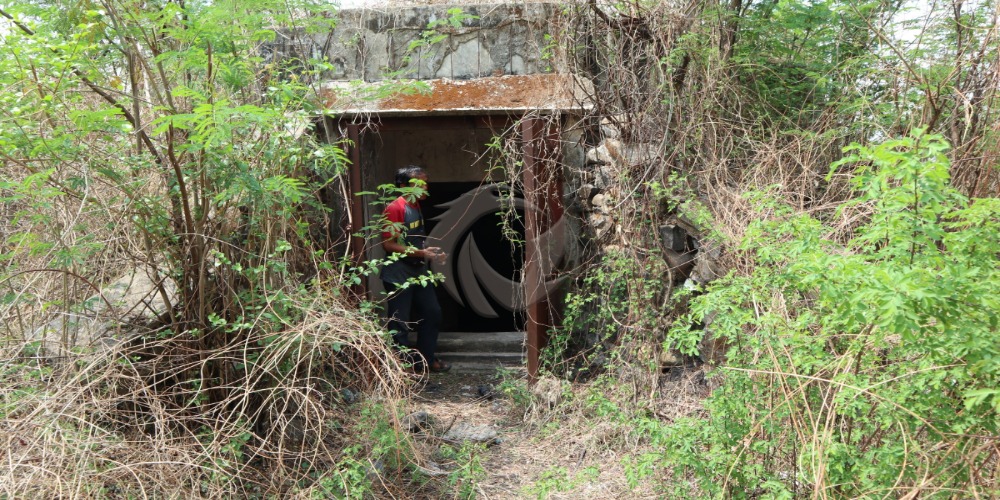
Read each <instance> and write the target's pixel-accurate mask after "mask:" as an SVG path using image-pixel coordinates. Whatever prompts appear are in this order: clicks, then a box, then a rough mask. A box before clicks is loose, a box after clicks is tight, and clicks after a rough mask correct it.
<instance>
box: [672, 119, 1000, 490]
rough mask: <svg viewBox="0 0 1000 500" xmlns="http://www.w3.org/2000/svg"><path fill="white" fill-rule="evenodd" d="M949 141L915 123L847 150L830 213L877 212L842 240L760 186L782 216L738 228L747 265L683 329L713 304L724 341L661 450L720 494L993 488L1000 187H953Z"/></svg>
mask: <svg viewBox="0 0 1000 500" xmlns="http://www.w3.org/2000/svg"><path fill="white" fill-rule="evenodd" d="M947 148H948V145H947V143H946V142H945V141H944V140H943V139H942V138H941V137H939V136H934V135H927V134H924V133H922V132H921V131H917V132H915V133H914V134H912V135H911V136H909V137H905V138H902V139H895V140H889V141H886V142H884V143H883V144H880V145H877V146H872V147H864V146H857V145H855V146H851V147H850V148H848V151H849V152H850V153H851V154H850V155H849V156H848V157H847V158H845V159H843V160H841V161H839V162H837V163H835V164H834V166H833V169H832V171H831V174H830V175H831V176H832V175H837V174H839V172H840V171H841V170H843V169H846V168H848V167H853V169H854V170H853V177H852V182H853V186H854V188H855V189H856V192H857V196H856V197H855V198H854V199H853V200H852V201H850V202H849V203H847V204H845V205H844V206H843V207H842V208H841V209H840V210H839V211H838V212H837V214H836V216H835V217H834V218H833V219H831V221H842V220H851V219H852V218H856V217H858V216H859V215H863V214H867V215H866V216H865V219H864V222H863V223H861V224H860V226H859V227H857V228H856V230H855V231H854V236H853V237H852V238H850V239H849V240H848V241H846V242H838V241H836V240H835V239H833V238H832V236H831V235H834V234H837V232H838V231H837V230H836V229H835V228H834V227H831V221H826V222H824V221H821V220H818V219H816V218H813V217H811V216H809V215H807V214H802V213H796V212H794V211H793V210H792V209H791V208H788V207H785V206H783V205H782V204H781V202H779V201H775V200H773V199H772V198H769V197H767V196H761V197H760V198H759V200H758V201H759V202H760V203H761V208H762V210H761V211H762V212H765V211H770V212H771V213H772V214H773V216H772V217H770V218H768V219H765V220H760V221H758V222H754V223H752V224H751V226H750V230H749V231H748V232H747V234H746V237H745V238H744V240H743V243H742V246H741V249H742V251H743V252H744V255H745V257H746V258H747V259H749V260H750V261H751V262H752V264H753V266H754V267H753V272H752V273H750V274H749V275H746V276H737V275H736V274H731V275H729V276H727V277H725V278H723V279H720V280H718V281H716V282H714V283H713V284H711V286H709V287H708V289H707V291H706V293H705V294H704V295H701V296H698V297H696V298H694V299H693V300H692V301H691V313H690V314H689V315H688V316H687V317H686V321H683V322H679V323H678V324H677V325H675V327H674V328H673V330H672V337H673V338H685V337H686V336H688V335H689V332H690V330H691V328H692V327H693V326H694V325H695V324H699V323H703V322H705V321H706V319H711V321H710V324H709V327H708V332H707V333H708V334H710V335H712V336H714V337H716V338H724V339H725V340H726V341H727V342H728V344H729V346H730V349H729V350H728V363H727V366H725V367H724V368H722V369H720V372H719V373H717V376H719V377H722V384H721V387H719V388H718V389H717V390H716V391H714V393H713V394H712V396H711V397H710V398H709V400H708V401H707V403H706V408H707V410H708V417H707V418H706V419H688V420H684V421H680V422H678V423H676V424H675V425H673V426H672V427H671V429H670V432H669V439H668V440H667V442H666V443H665V452H664V454H663V460H665V462H666V463H668V464H670V465H672V466H674V467H676V468H677V469H678V470H682V471H684V472H686V473H690V474H693V475H694V477H696V478H697V479H698V488H700V489H701V491H703V492H708V493H711V494H712V495H717V496H763V495H766V496H771V497H789V496H792V495H795V496H798V495H807V494H808V495H823V496H825V495H835V496H838V497H841V496H843V497H859V496H879V497H881V496H886V495H888V496H901V495H904V494H905V493H906V492H920V493H921V496H928V495H929V496H937V495H940V496H945V497H952V496H954V495H959V496H964V495H973V494H978V495H980V496H990V495H995V494H997V493H998V492H1000V490H998V488H997V485H996V484H995V471H994V468H995V467H996V466H995V464H991V462H990V460H991V459H990V457H991V455H992V453H993V447H992V446H991V445H990V444H989V443H990V441H991V440H995V439H996V436H997V431H998V426H1000V419H998V410H1000V391H998V390H997V386H998V382H1000V333H998V316H1000V296H998V294H997V290H1000V273H998V269H997V256H998V254H1000V216H998V214H1000V200H996V199H992V198H991V199H975V200H969V199H967V198H965V197H964V196H962V195H961V194H960V193H959V192H958V191H957V190H955V189H954V188H952V187H951V186H950V184H949V175H948V169H949V162H948V159H947V157H946V156H945V152H946V150H947ZM666 450H669V452H667V451H666ZM678 450H681V451H682V452H681V453H678V452H677V451H678Z"/></svg>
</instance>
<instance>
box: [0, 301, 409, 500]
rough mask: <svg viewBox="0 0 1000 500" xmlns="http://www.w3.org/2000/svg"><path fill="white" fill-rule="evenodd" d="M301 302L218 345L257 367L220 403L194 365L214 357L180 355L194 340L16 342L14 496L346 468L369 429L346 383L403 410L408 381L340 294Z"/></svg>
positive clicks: (298, 479) (11, 419) (180, 490)
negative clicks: (259, 329)
mask: <svg viewBox="0 0 1000 500" xmlns="http://www.w3.org/2000/svg"><path fill="white" fill-rule="evenodd" d="M303 310H304V311H305V316H304V317H303V318H302V320H301V321H299V322H298V323H297V324H296V325H295V326H293V327H289V328H287V329H286V330H284V331H281V332H278V333H277V334H276V336H275V337H274V338H271V339H269V340H268V343H267V344H266V346H264V347H256V345H257V340H261V339H255V338H253V337H248V338H246V339H245V341H244V342H243V343H241V344H240V345H231V346H229V348H228V349H225V350H220V351H216V352H214V353H212V354H211V356H212V357H214V358H216V359H218V358H227V359H226V360H227V363H231V364H232V365H236V364H239V363H243V364H246V366H249V367H252V368H251V369H249V371H248V372H247V373H246V374H245V376H244V377H242V378H241V379H240V380H241V383H240V385H239V386H236V387H228V388H226V390H225V392H224V397H223V398H222V399H219V400H217V401H213V400H211V399H209V398H210V395H209V394H208V393H207V392H202V391H201V390H200V388H199V387H198V384H197V383H195V382H194V381H196V380H198V379H197V378H195V377H191V376H190V375H193V374H197V373H198V372H199V371H200V370H205V369H206V368H207V367H208V366H210V365H209V364H208V363H206V362H202V363H198V362H197V361H196V360H192V359H191V358H190V357H188V356H184V355H178V356H176V358H173V357H172V356H171V355H169V353H170V352H171V351H177V350H183V349H184V346H183V343H181V342H177V341H176V339H163V340H155V339H151V338H150V337H140V336H133V337H131V338H129V339H120V340H121V341H120V342H118V343H117V344H115V345H113V346H111V347H108V348H106V349H102V350H95V351H93V352H88V353H82V354H80V355H78V356H74V357H73V358H70V359H61V360H53V359H47V358H44V357H31V356H26V355H25V354H24V353H23V352H20V353H19V352H16V351H14V350H8V351H7V356H5V362H4V364H3V370H4V371H3V373H4V384H3V385H2V389H0V401H2V403H3V412H4V419H3V421H2V426H3V428H4V435H5V439H4V441H3V443H2V445H0V446H2V448H0V452H2V455H3V457H4V464H3V466H0V484H2V485H3V492H4V494H5V495H6V496H10V497H12V498H18V497H25V496H32V495H39V494H40V495H42V496H58V497H83V496H137V497H149V496H154V497H191V496H195V497H201V496H220V495H221V496H234V495H235V496H247V495H255V496H265V495H285V494H288V493H291V492H294V491H296V490H297V489H301V488H304V487H308V486H309V485H310V484H311V482H312V479H315V476H313V477H310V476H309V474H315V473H316V471H328V470H330V469H335V467H336V464H337V463H338V462H339V461H340V460H341V458H342V454H343V449H344V448H345V447H346V446H347V445H348V444H360V445H362V446H363V445H365V443H366V439H367V438H368V437H369V436H363V435H362V436H358V435H351V434H350V433H349V432H347V431H348V430H349V429H350V428H351V425H352V424H351V422H352V421H354V420H355V419H356V418H357V415H356V414H357V406H356V405H355V406H349V405H348V404H347V403H346V402H344V400H343V396H342V393H341V391H342V390H343V389H349V390H352V391H354V392H355V393H356V394H358V395H359V397H363V398H364V399H366V400H368V401H381V402H383V404H385V405H386V406H387V407H393V406H394V405H395V404H396V401H398V400H400V398H402V397H403V396H404V392H402V390H401V388H403V387H405V384H404V383H403V379H402V376H403V375H402V373H403V372H402V370H401V367H400V365H399V362H398V361H397V359H396V357H395V355H394V354H393V353H392V352H391V351H390V350H389V349H388V348H387V347H386V344H385V343H384V341H383V339H382V338H381V336H380V334H379V333H378V331H377V330H376V329H375V328H374V326H373V325H372V324H371V323H370V322H368V321H367V320H365V319H364V318H362V317H360V316H358V315H357V314H356V313H355V312H353V311H352V310H351V309H350V308H349V307H347V306H346V305H345V304H343V303H340V302H338V301H335V300H329V298H325V299H324V300H317V302H316V303H314V304H309V305H308V307H304V309H303ZM152 353H159V354H158V355H152ZM253 358H256V362H251V359H253ZM173 359H176V360H178V361H180V362H181V363H180V364H174V363H172V360H173ZM205 361H208V360H207V359H206V360H205ZM360 395H363V396H360Z"/></svg>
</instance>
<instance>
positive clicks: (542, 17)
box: [274, 3, 566, 82]
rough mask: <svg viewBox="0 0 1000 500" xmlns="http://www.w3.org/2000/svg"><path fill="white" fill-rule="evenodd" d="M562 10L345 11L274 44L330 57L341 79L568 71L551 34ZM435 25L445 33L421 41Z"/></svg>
mask: <svg viewBox="0 0 1000 500" xmlns="http://www.w3.org/2000/svg"><path fill="white" fill-rule="evenodd" d="M560 13H561V10H560V7H559V6H558V5H556V4H548V3H529V4H500V5H496V4H494V5H464V6H461V7H455V6H445V5H440V6H439V5H434V6H423V7H407V8H393V9H385V10H380V9H355V10H343V11H341V12H339V13H338V15H339V16H340V19H341V20H340V23H339V24H338V25H337V27H336V29H335V30H334V31H333V32H332V33H321V34H317V35H314V36H312V37H297V40H296V41H295V42H286V43H295V44H297V45H296V46H290V45H287V44H283V43H281V42H279V43H277V44H276V46H275V47H274V50H275V51H276V52H277V53H284V54H291V53H295V54H299V55H301V56H306V57H322V56H326V57H327V59H328V60H329V61H330V63H331V64H332V65H333V69H332V70H331V72H330V74H329V75H327V77H328V78H329V79H332V80H342V81H343V80H347V81H350V80H362V81H366V82H373V81H380V80H383V79H386V78H414V79H436V78H452V79H470V78H477V77H484V76H500V75H526V74H536V73H552V72H565V70H566V67H565V66H566V65H565V64H564V63H563V62H561V61H559V60H558V59H559V53H558V51H557V50H556V46H555V44H553V43H550V40H551V38H550V37H546V35H550V33H549V32H548V30H549V29H550V28H551V27H552V26H553V24H554V20H555V19H556V18H558V16H560V15H561V14H560ZM449 20H455V21H456V22H457V21H459V20H460V24H459V26H457V27H456V26H454V25H453V24H451V23H450V22H449ZM432 24H434V25H436V31H435V33H436V34H441V35H444V37H445V38H444V39H443V40H441V41H439V42H437V43H433V44H420V43H419V42H420V41H421V40H422V36H423V33H424V32H425V31H426V30H427V29H428V26H429V25H432Z"/></svg>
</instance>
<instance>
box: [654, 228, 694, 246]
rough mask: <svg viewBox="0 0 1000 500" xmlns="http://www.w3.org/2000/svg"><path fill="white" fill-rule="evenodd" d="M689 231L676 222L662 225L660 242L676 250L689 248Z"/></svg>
mask: <svg viewBox="0 0 1000 500" xmlns="http://www.w3.org/2000/svg"><path fill="white" fill-rule="evenodd" d="M687 237H688V234H687V231H685V230H684V229H683V228H680V227H678V226H677V225H674V224H663V225H661V226H660V243H662V244H663V248H666V249H668V250H673V251H675V252H683V251H685V250H687Z"/></svg>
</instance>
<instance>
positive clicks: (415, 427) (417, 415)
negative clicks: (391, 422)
mask: <svg viewBox="0 0 1000 500" xmlns="http://www.w3.org/2000/svg"><path fill="white" fill-rule="evenodd" d="M433 421H434V417H432V416H431V414H430V413H427V412H426V411H424V410H420V411H415V412H413V413H411V414H409V415H407V416H405V417H403V421H402V422H401V424H402V426H403V428H404V429H406V430H408V431H410V432H420V431H422V430H424V429H427V428H428V427H430V425H431V423H432V422H433Z"/></svg>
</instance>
